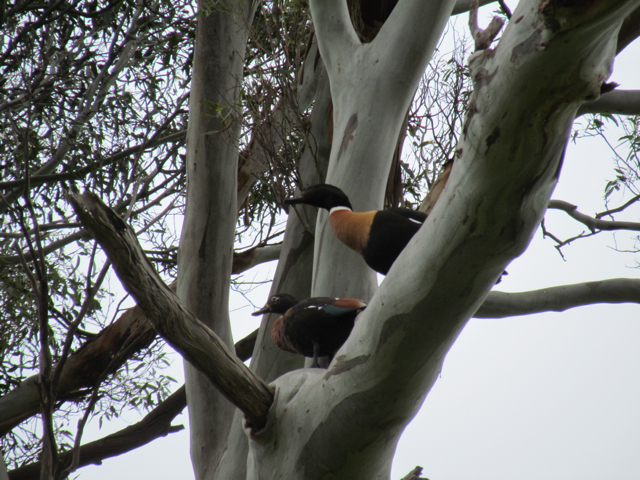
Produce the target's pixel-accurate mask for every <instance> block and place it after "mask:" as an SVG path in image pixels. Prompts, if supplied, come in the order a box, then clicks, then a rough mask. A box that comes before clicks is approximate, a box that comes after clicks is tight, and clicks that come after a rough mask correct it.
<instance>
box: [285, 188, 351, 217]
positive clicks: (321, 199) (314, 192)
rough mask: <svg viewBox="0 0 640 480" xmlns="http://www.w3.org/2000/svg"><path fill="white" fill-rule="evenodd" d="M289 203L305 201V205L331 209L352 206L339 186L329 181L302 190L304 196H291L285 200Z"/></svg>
mask: <svg viewBox="0 0 640 480" xmlns="http://www.w3.org/2000/svg"><path fill="white" fill-rule="evenodd" d="M284 203H286V204H287V205H294V204H296V203H303V204H304V205H311V206H313V207H318V208H324V209H326V210H331V209H332V208H333V207H348V208H350V209H351V208H352V207H351V202H349V198H348V197H347V196H346V195H345V193H344V192H343V191H342V190H340V189H339V188H338V187H334V186H333V185H329V184H328V183H320V184H318V185H314V186H312V187H309V188H307V189H306V190H305V191H304V192H302V196H300V197H298V198H290V199H288V200H285V201H284Z"/></svg>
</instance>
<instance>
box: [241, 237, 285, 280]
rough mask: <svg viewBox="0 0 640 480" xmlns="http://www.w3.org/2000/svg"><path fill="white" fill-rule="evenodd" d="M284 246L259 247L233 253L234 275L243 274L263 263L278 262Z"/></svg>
mask: <svg viewBox="0 0 640 480" xmlns="http://www.w3.org/2000/svg"><path fill="white" fill-rule="evenodd" d="M281 251H282V244H280V245H257V246H255V247H253V248H250V249H248V250H245V251H243V252H233V266H232V267H231V273H232V274H238V273H242V272H244V271H245V270H249V269H250V268H253V267H255V266H256V265H259V264H261V263H266V262H271V261H273V260H278V258H279V257H280V252H281Z"/></svg>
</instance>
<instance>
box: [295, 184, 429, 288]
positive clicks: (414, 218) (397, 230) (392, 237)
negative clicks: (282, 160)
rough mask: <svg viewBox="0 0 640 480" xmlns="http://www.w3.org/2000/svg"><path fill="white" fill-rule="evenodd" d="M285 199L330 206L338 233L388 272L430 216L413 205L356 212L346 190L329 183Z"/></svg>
mask: <svg viewBox="0 0 640 480" xmlns="http://www.w3.org/2000/svg"><path fill="white" fill-rule="evenodd" d="M285 203H286V204H287V205H296V204H304V205H312V206H314V207H318V208H324V209H325V210H328V211H329V222H330V223H331V229H332V230H333V233H334V234H335V235H336V237H338V239H339V240H340V241H342V243H344V244H345V245H347V246H348V247H349V248H351V249H352V250H354V251H355V252H356V253H358V254H359V255H361V256H362V258H364V261H365V262H366V263H367V265H369V266H370V267H371V268H372V269H374V270H375V271H376V272H379V273H382V274H384V275H386V274H387V272H388V271H389V269H390V268H391V265H393V262H395V261H396V258H398V255H400V252H402V250H404V247H406V246H407V243H409V240H411V237H413V236H414V235H415V233H416V232H417V231H418V230H419V229H420V227H421V226H422V224H423V223H424V221H425V220H426V218H427V214H426V213H423V212H418V211H416V210H411V209H410V208H390V209H388V210H374V211H371V212H354V211H353V208H352V207H351V202H349V198H348V197H347V196H346V195H345V193H344V192H343V191H342V190H340V189H339V188H338V187H335V186H333V185H329V184H319V185H314V186H312V187H309V188H307V189H306V190H305V191H304V192H303V193H302V196H300V197H298V198H290V199H288V200H285Z"/></svg>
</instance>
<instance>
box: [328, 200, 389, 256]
mask: <svg viewBox="0 0 640 480" xmlns="http://www.w3.org/2000/svg"><path fill="white" fill-rule="evenodd" d="M376 213H377V212H376V211H372V212H351V211H349V210H336V211H334V212H333V213H332V214H331V215H329V223H330V224H331V229H332V230H333V233H334V234H335V236H336V237H338V239H339V240H340V241H341V242H342V243H344V244H345V245H346V246H347V247H349V248H351V249H352V250H355V251H356V252H357V253H359V254H360V255H362V250H363V249H364V247H365V246H366V245H367V242H368V241H369V232H370V231H371V224H372V223H373V217H375V215H376Z"/></svg>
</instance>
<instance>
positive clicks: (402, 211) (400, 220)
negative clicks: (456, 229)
mask: <svg viewBox="0 0 640 480" xmlns="http://www.w3.org/2000/svg"><path fill="white" fill-rule="evenodd" d="M285 204H288V205H295V204H304V205H311V206H314V207H318V208H324V209H326V210H328V211H329V212H330V213H329V222H330V224H331V229H332V230H333V233H334V234H335V235H336V237H338V239H339V240H340V241H342V242H343V243H344V244H345V245H347V246H348V247H349V248H351V249H352V250H354V251H355V252H356V253H358V254H359V255H360V256H362V257H363V259H364V261H365V262H366V263H367V265H369V266H370V267H371V268H372V269H373V270H375V271H376V272H379V273H382V274H384V275H386V274H387V272H388V271H389V269H390V268H391V265H393V262H395V260H396V258H398V255H400V252H402V250H404V247H406V246H407V243H409V240H411V238H412V237H413V236H414V235H415V233H416V232H417V231H418V230H419V229H420V227H421V226H422V224H423V223H424V221H425V220H426V218H427V214H426V213H422V212H418V211H415V210H411V209H408V208H391V209H389V210H378V211H371V212H354V211H353V208H352V207H351V202H349V198H348V197H347V196H346V195H345V193H344V192H343V191H342V190H340V189H339V188H338V187H334V186H333V185H328V184H320V185H314V186H312V187H309V188H308V189H307V190H305V191H304V192H303V193H302V196H300V197H299V198H292V199H289V200H285ZM366 306H367V304H366V303H365V302H363V301H362V300H359V299H356V298H330V297H316V298H308V299H307V300H304V301H302V302H299V301H298V300H297V299H296V298H295V297H293V296H291V295H289V294H279V295H275V296H273V297H271V298H270V299H269V301H268V302H267V304H266V305H265V306H264V307H263V308H261V309H260V310H258V311H257V312H255V313H253V315H260V314H262V313H279V314H281V315H282V316H281V317H280V318H278V319H277V320H276V321H275V322H274V324H273V327H272V329H271V338H272V340H273V342H274V343H275V344H276V345H277V346H278V347H279V348H280V349H282V350H285V351H287V352H291V353H300V354H302V355H304V356H305V357H311V358H313V364H312V367H317V366H318V358H319V357H325V356H329V357H333V355H334V354H335V353H336V352H337V351H338V349H339V348H340V347H341V346H342V344H343V343H344V342H345V341H346V340H347V338H348V337H349V334H350V333H351V330H352V329H353V325H354V322H355V319H356V317H357V316H358V314H359V313H360V312H361V311H362V310H364V308H365V307H366Z"/></svg>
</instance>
